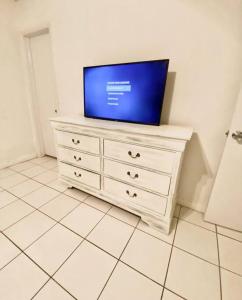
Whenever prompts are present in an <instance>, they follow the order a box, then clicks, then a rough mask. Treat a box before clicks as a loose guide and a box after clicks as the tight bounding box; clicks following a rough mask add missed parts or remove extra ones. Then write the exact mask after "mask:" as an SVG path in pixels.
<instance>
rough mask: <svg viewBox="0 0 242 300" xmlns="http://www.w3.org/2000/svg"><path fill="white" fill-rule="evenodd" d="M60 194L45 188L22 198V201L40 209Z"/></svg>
mask: <svg viewBox="0 0 242 300" xmlns="http://www.w3.org/2000/svg"><path fill="white" fill-rule="evenodd" d="M59 194H60V193H59V192H57V191H55V190H53V189H51V188H49V187H46V186H43V187H42V188H40V189H38V190H36V191H34V192H32V193H31V194H29V195H27V196H24V197H22V199H23V200H24V201H25V202H27V203H29V204H30V205H32V206H34V207H36V208H39V207H40V206H42V205H44V204H46V203H47V202H49V201H50V200H51V199H53V198H55V197H57V196H58V195H59Z"/></svg>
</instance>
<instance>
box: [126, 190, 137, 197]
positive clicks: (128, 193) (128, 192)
mask: <svg viewBox="0 0 242 300" xmlns="http://www.w3.org/2000/svg"><path fill="white" fill-rule="evenodd" d="M126 194H127V195H129V197H131V198H134V197H137V194H136V193H133V195H131V194H130V191H129V190H127V191H126Z"/></svg>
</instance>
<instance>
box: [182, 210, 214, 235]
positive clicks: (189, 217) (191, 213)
mask: <svg viewBox="0 0 242 300" xmlns="http://www.w3.org/2000/svg"><path fill="white" fill-rule="evenodd" d="M203 216H204V215H203V214H202V213H200V212H198V211H195V210H192V209H190V208H187V207H182V208H181V211H180V219H182V220H185V221H187V222H190V223H193V224H195V225H198V226H201V227H204V228H206V229H209V230H212V231H215V225H214V224H211V223H208V222H205V221H204V220H203Z"/></svg>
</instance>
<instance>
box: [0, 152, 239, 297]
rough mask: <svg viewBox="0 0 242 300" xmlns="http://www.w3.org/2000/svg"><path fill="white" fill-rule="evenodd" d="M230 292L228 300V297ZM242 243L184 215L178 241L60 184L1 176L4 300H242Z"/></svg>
mask: <svg viewBox="0 0 242 300" xmlns="http://www.w3.org/2000/svg"><path fill="white" fill-rule="evenodd" d="M221 291H222V295H221ZM241 295H242V233H241V232H236V231H233V230H229V229H226V228H223V227H220V226H215V225H213V224H209V223H206V222H204V221H203V216H202V214H201V213H199V212H196V211H193V210H190V209H187V208H185V207H182V208H180V207H179V206H177V209H176V212H175V217H174V219H173V224H172V230H171V233H170V235H169V236H167V235H164V234H162V233H160V232H158V231H157V230H155V229H152V228H150V227H148V226H147V225H146V224H145V223H143V222H142V221H140V219H139V218H138V217H137V216H135V215H133V214H130V213H128V212H126V211H123V210H121V209H120V208H117V207H114V206H112V205H110V204H108V203H106V202H104V201H102V200H100V199H97V198H95V197H92V196H88V195H87V194H85V193H84V192H81V191H78V190H75V189H67V186H66V185H64V184H62V183H61V182H59V181H58V180H57V173H56V160H54V159H52V158H50V157H43V158H38V159H33V160H31V161H28V162H24V163H21V164H18V165H16V166H13V167H11V168H8V169H4V170H0V299H3V300H15V299H16V300H30V299H34V300H35V299H36V300H71V299H81V300H82V299H84V300H89V299H90V300H96V299H101V300H161V299H162V300H179V299H180V300H181V299H187V300H221V299H223V300H241V299H242V296H241Z"/></svg>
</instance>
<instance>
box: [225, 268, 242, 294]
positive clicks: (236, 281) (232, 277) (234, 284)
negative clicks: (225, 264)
mask: <svg viewBox="0 0 242 300" xmlns="http://www.w3.org/2000/svg"><path fill="white" fill-rule="evenodd" d="M221 282H222V295H223V300H241V298H242V277H241V276H238V275H236V274H234V273H231V272H229V271H226V270H223V269H221Z"/></svg>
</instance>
